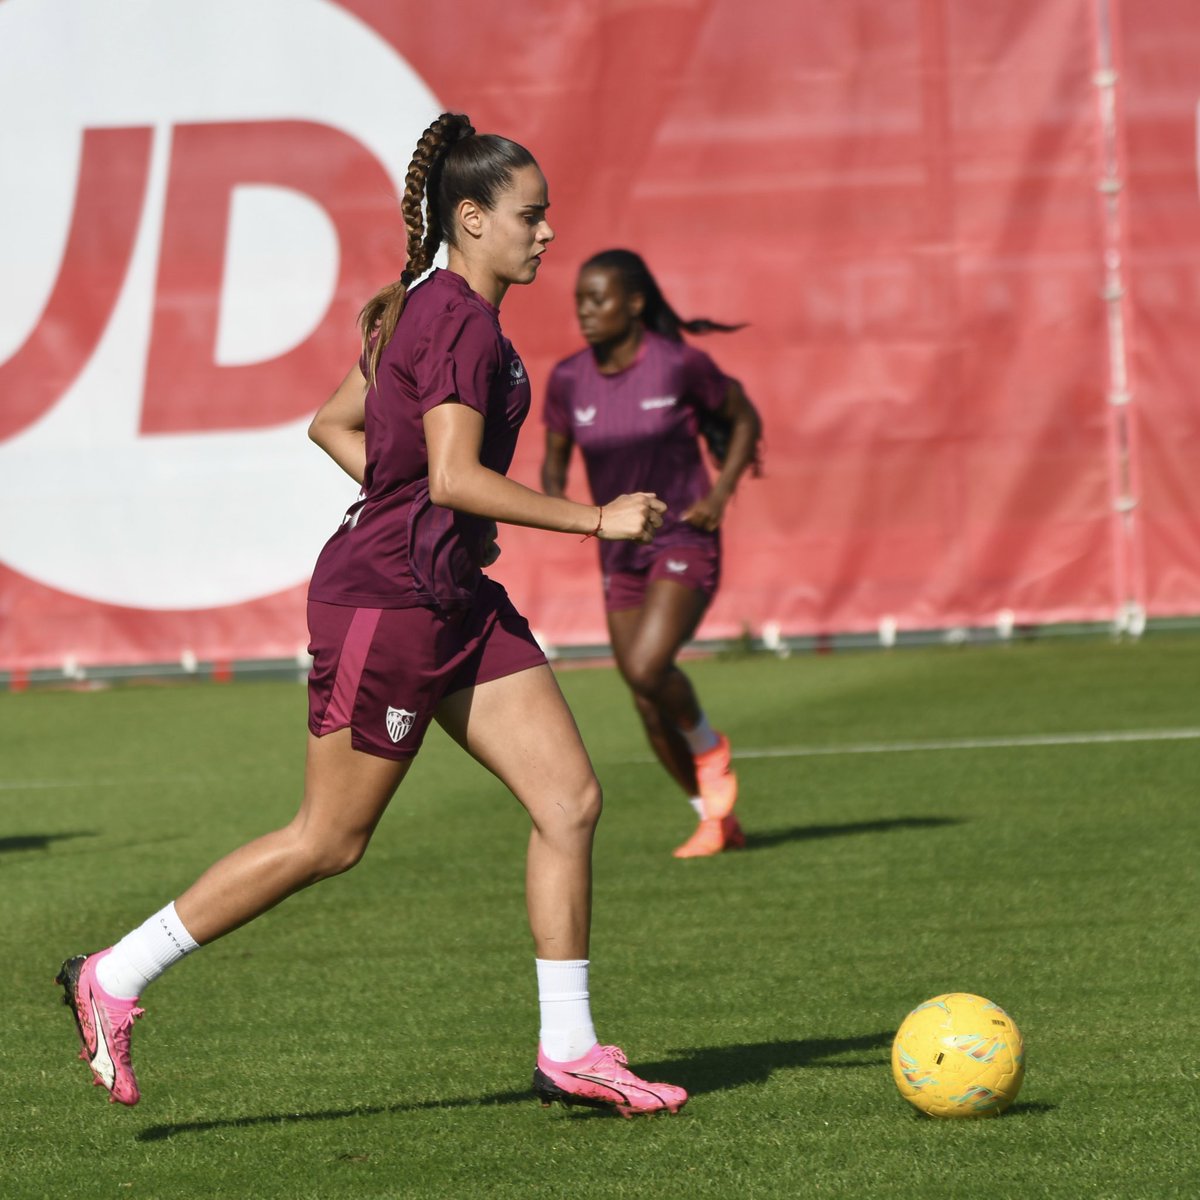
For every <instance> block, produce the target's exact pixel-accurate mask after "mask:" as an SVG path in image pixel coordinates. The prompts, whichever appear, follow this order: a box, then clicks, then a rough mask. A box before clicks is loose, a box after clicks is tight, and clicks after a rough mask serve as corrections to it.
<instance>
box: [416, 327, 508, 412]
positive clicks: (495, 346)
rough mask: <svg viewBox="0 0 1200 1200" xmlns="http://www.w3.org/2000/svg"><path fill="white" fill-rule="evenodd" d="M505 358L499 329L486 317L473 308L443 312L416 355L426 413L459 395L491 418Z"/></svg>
mask: <svg viewBox="0 0 1200 1200" xmlns="http://www.w3.org/2000/svg"><path fill="white" fill-rule="evenodd" d="M500 357H501V355H500V338H499V337H498V336H497V333H496V326H495V325H494V323H493V322H492V321H490V320H489V319H488V317H487V315H486V314H485V313H483V312H480V311H479V310H478V309H476V308H474V307H471V306H469V305H456V306H455V307H453V308H451V309H448V310H447V311H446V312H444V313H440V314H439V315H438V316H437V318H436V319H435V320H434V321H433V322H432V323H431V324H430V326H429V329H428V331H427V332H426V334H425V336H424V337H423V338H422V339H421V341H420V342H419V343H418V344H417V346H416V348H415V349H414V351H413V358H412V371H413V379H414V382H415V383H416V390H417V404H418V406H419V408H420V411H421V415H422V416H424V415H425V413H427V412H429V410H430V409H432V408H437V406H438V405H439V404H444V403H445V402H446V401H447V400H449V399H450V398H451V397H454V398H456V399H457V400H458V402H459V403H460V404H465V405H466V406H467V407H468V408H473V409H474V410H475V411H476V412H478V413H480V414H482V415H483V416H485V417H486V416H487V410H488V394H489V393H490V391H491V389H492V383H493V382H494V380H495V378H496V375H497V373H498V372H499V370H500Z"/></svg>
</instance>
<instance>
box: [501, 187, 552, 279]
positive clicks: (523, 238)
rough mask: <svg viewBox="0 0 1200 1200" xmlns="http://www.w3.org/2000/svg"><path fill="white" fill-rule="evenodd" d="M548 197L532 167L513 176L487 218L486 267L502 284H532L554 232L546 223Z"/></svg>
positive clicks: (548, 204)
mask: <svg viewBox="0 0 1200 1200" xmlns="http://www.w3.org/2000/svg"><path fill="white" fill-rule="evenodd" d="M549 207H550V197H549V194H548V190H547V188H546V179H545V176H544V175H543V174H542V173H541V171H540V170H538V168H537V167H536V166H532V165H530V166H528V167H521V168H520V169H519V170H517V171H514V172H513V176H512V181H511V182H510V183H509V185H508V187H506V188H505V189H504V191H502V192H501V193H500V195H499V196H498V197H497V199H496V207H495V208H494V209H492V210H491V211H490V212H489V213H488V214H487V233H486V237H487V251H488V258H489V265H490V266H491V268H492V270H493V271H494V272H495V274H496V276H497V278H499V279H502V280H504V282H505V283H532V282H533V281H534V279H536V278H537V269H538V264H539V263H540V262H541V256H542V255H543V254H544V253H545V251H546V247H547V246H549V245H550V243H551V242H552V241H553V240H554V230H553V229H551V228H550V225H549V224H548V222H547V221H546V209H548V208H549Z"/></svg>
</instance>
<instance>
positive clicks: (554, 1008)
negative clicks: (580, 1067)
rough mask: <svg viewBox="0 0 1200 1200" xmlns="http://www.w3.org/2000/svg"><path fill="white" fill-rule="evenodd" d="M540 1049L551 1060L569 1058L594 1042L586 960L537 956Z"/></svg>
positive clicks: (581, 1053)
mask: <svg viewBox="0 0 1200 1200" xmlns="http://www.w3.org/2000/svg"><path fill="white" fill-rule="evenodd" d="M534 961H535V962H536V963H537V979H538V1007H539V1008H540V1009H541V1017H542V1028H541V1032H540V1034H539V1035H538V1036H539V1040H540V1041H541V1043H542V1051H543V1053H544V1054H545V1055H546V1057H547V1058H548V1059H550V1060H551V1061H552V1062H571V1061H573V1060H574V1059H576V1058H579V1057H581V1056H582V1055H584V1054H586V1053H587V1052H588V1051H589V1050H590V1049H591V1048H592V1047H593V1046H594V1045H595V1044H596V1030H595V1027H594V1026H593V1025H592V1008H591V1005H590V1004H589V1003H588V960H587V959H586V958H583V959H571V960H567V961H564V962H559V961H558V960H555V959H547V958H538V959H534Z"/></svg>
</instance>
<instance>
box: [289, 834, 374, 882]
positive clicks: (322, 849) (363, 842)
mask: <svg viewBox="0 0 1200 1200" xmlns="http://www.w3.org/2000/svg"><path fill="white" fill-rule="evenodd" d="M369 841H370V838H369V837H367V836H365V835H360V834H345V835H343V836H340V837H335V838H325V839H322V840H321V841H314V840H312V839H308V838H304V839H301V842H300V844H299V845H298V847H297V857H298V858H299V859H300V861H301V863H302V864H303V868H304V873H305V874H306V875H307V877H308V879H309V880H310V881H311V882H313V883H316V882H317V881H318V880H321V879H331V878H332V877H333V876H334V875H341V874H342V873H343V872H345V871H349V870H350V868H351V867H353V866H356V865H357V864H358V863H359V862H360V861H361V860H362V856H363V855H364V854H365V853H366V852H367V843H368V842H369Z"/></svg>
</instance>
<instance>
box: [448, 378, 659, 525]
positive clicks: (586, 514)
mask: <svg viewBox="0 0 1200 1200" xmlns="http://www.w3.org/2000/svg"><path fill="white" fill-rule="evenodd" d="M424 424H425V445H426V449H427V450H428V454H429V496H430V499H431V500H432V501H433V502H434V504H438V505H441V506H442V507H444V508H453V509H456V510H457V511H459V512H465V513H472V514H473V515H475V516H477V517H489V518H491V520H493V521H503V522H505V523H506V524H508V525H527V526H531V527H533V528H535V529H550V530H557V531H558V532H561V533H579V534H589V533H593V532H595V530H596V526H597V524H598V523H599V524H600V533H599V536H600V537H602V538H604V539H605V540H608V541H641V542H648V541H650V540H651V539H652V538H653V537H654V531H655V530H656V529H657V528H658V527H659V526H660V525H661V524H662V513H663V510H664V509H665V508H666V505H664V504H663V502H662V501H661V500H659V499H657V498H656V497H654V496H652V495H650V493H648V492H636V493H634V494H633V495H630V496H619V497H618V498H617V499H616V500H614V501H613V502H612V503H611V504H606V505H605V506H604V512H603V519H602V520H601V516H600V510H599V509H598V508H597V507H596V506H595V505H593V504H576V503H575V502H574V501H573V500H567V499H566V498H565V497H562V496H543V495H542V494H541V492H535V491H534V490H533V489H532V488H527V487H525V486H524V485H523V484H520V483H517V482H516V480H514V479H509V478H507V477H506V476H504V475H501V474H500V473H499V472H497V471H492V470H489V469H488V468H487V467H485V466H484V465H483V464H482V463H481V462H480V461H479V450H480V447H481V446H482V445H483V417H482V416H480V414H479V413H477V412H476V411H475V410H474V409H473V408H468V407H467V406H466V405H465V404H457V403H453V402H451V403H446V404H439V405H437V407H436V408H432V409H430V410H429V412H427V413H426V414H425V417H424Z"/></svg>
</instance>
